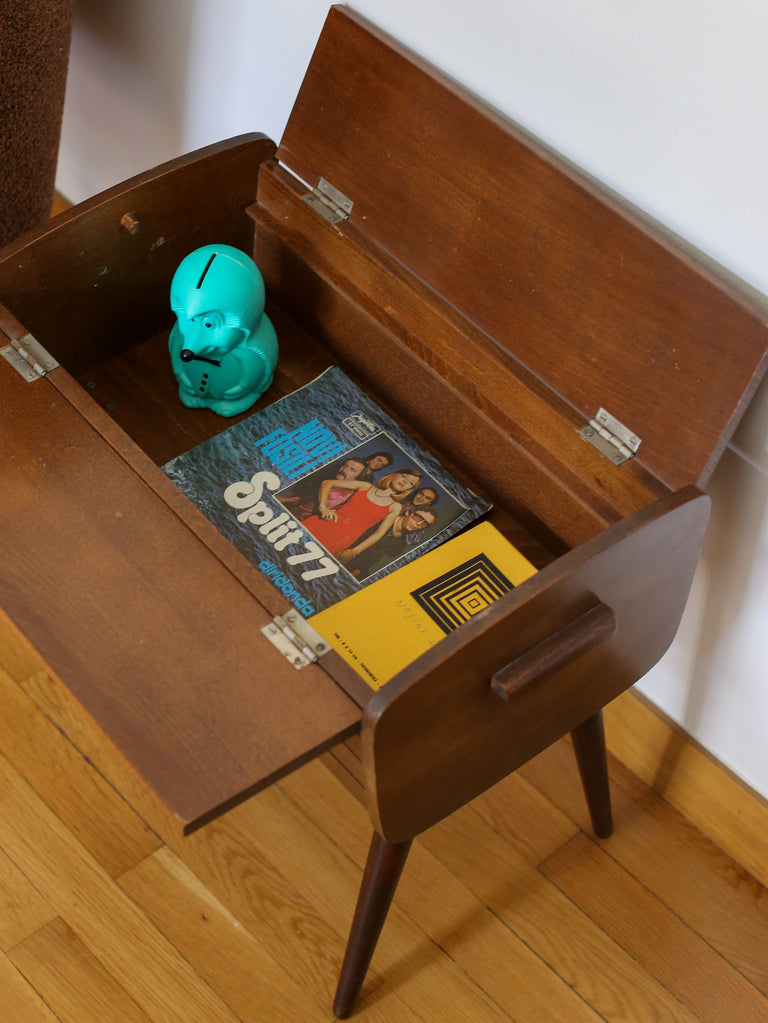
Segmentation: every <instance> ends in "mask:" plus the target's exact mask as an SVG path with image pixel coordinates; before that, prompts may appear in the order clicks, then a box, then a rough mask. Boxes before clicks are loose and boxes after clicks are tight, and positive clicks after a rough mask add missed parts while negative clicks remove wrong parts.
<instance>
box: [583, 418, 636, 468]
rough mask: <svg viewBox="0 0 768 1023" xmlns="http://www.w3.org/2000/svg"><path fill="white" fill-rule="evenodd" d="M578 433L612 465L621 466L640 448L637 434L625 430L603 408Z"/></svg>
mask: <svg viewBox="0 0 768 1023" xmlns="http://www.w3.org/2000/svg"><path fill="white" fill-rule="evenodd" d="M579 433H580V434H581V436H582V437H584V438H585V439H586V440H588V441H589V443H590V444H591V445H592V446H593V447H596V448H597V450H598V451H601V452H602V453H603V454H604V455H605V456H606V458H610V460H611V461H612V462H613V463H614V465H621V464H622V463H623V462H626V461H628V460H629V459H630V458H634V457H635V454H636V452H637V449H638V448H639V447H640V438H639V437H638V436H637V434H635V433H633V432H632V431H631V430H629V429H627V427H626V426H624V424H623V423H620V422H619V420H618V419H616V418H615V417H614V416H612V415H611V414H610V412H606V411H605V409H604V408H601V409H600V410H599V411H598V413H597V415H596V416H595V418H594V419H590V421H589V423H588V425H587V426H583V427H582V428H581V429H580V430H579Z"/></svg>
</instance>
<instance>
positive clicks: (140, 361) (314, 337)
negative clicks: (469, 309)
mask: <svg viewBox="0 0 768 1023" xmlns="http://www.w3.org/2000/svg"><path fill="white" fill-rule="evenodd" d="M268 314H269V315H270V317H271V319H272V322H273V324H274V326H275V329H276V331H277V335H278V339H279V343H280V355H279V359H278V365H277V368H276V371H275V378H274V382H273V384H272V386H271V387H270V389H269V390H268V391H267V393H266V394H264V395H263V396H262V398H261V399H260V400H259V401H258V403H257V404H256V406H254V409H251V410H250V411H249V412H246V413H243V414H242V415H240V416H235V417H232V418H223V417H221V416H218V415H216V414H215V413H213V412H210V411H208V410H205V409H188V408H186V407H185V406H184V405H183V404H182V403H181V401H180V400H179V397H178V388H177V384H176V381H175V378H174V376H173V372H172V369H171V365H170V359H169V357H168V332H169V330H170V326H171V323H172V320H171V319H170V318H169V320H168V322H167V323H164V324H162V326H161V327H160V329H159V330H157V331H156V332H153V333H151V334H150V335H149V336H148V337H145V336H141V337H137V338H136V339H135V343H134V344H133V345H131V346H130V347H128V348H126V349H124V350H122V351H120V352H118V353H117V354H113V355H112V356H111V357H110V355H109V351H108V349H106V348H105V352H104V354H105V357H104V359H103V361H93V362H91V363H90V364H89V365H88V366H87V367H78V368H76V372H75V376H76V379H77V380H78V382H79V383H80V384H81V386H82V387H83V388H84V390H85V391H86V392H87V394H88V395H89V396H90V397H91V398H92V399H93V400H94V401H95V402H96V403H97V404H98V405H99V406H100V407H101V408H103V409H104V410H105V411H106V412H107V413H108V414H109V415H110V417H111V418H112V419H113V420H114V421H115V422H116V423H117V424H118V425H119V426H120V427H121V428H122V429H123V430H124V431H125V433H127V434H128V436H129V437H130V438H131V439H132V440H133V441H134V442H135V443H136V444H138V446H139V447H140V448H141V449H142V450H143V451H144V452H145V453H146V454H147V455H148V456H149V457H150V458H151V459H152V461H153V462H155V464H156V465H158V466H162V465H163V464H165V463H166V462H167V461H169V460H170V459H171V458H173V457H175V456H176V455H178V454H181V453H182V452H184V451H187V450H189V449H190V448H192V447H194V446H195V445H197V444H200V443H202V442H203V441H205V440H207V439H209V438H210V437H213V436H215V435H217V434H218V433H221V432H222V431H223V430H226V429H227V428H228V427H230V426H231V425H233V424H234V423H236V422H238V421H239V420H241V419H243V418H246V417H247V416H248V415H250V414H251V413H252V412H253V411H255V410H257V409H259V408H263V407H265V406H267V405H269V404H271V403H272V402H274V401H277V400H279V399H280V398H282V397H284V396H285V395H287V394H290V393H291V392H292V391H294V390H296V389H297V388H299V387H302V386H304V385H305V384H307V383H308V382H309V381H310V380H312V379H314V378H315V377H316V376H317V375H319V374H320V373H322V372H323V371H324V370H325V369H327V368H328V367H329V366H331V365H340V366H342V368H343V369H344V370H345V371H346V372H348V373H349V375H350V376H352V377H353V378H354V379H355V380H356V381H357V382H358V383H360V384H361V385H362V386H364V387H366V389H368V390H369V391H370V390H371V386H370V385H371V379H372V378H374V379H375V371H374V370H373V368H372V367H369V369H368V373H361V372H359V371H358V370H357V369H356V367H355V365H354V364H353V363H351V362H350V360H349V359H347V358H345V356H344V353H343V351H341V352H340V351H339V350H337V349H335V348H334V345H333V335H332V333H330V334H329V333H328V331H327V330H323V329H322V327H320V329H319V330H318V332H317V333H315V332H313V331H311V330H310V329H306V328H305V327H304V326H302V324H301V323H300V322H298V321H297V319H296V318H295V315H294V312H293V311H292V310H291V309H290V308H286V307H285V306H284V305H283V304H281V303H280V302H279V301H275V300H269V302H268ZM375 398H376V400H377V401H378V402H379V404H381V405H382V406H383V407H384V408H385V409H386V411H387V412H389V414H390V415H392V416H393V418H395V419H396V420H398V421H399V422H400V423H401V424H402V425H403V426H404V427H405V429H407V430H408V432H409V433H410V434H411V435H412V436H414V437H416V438H418V439H419V441H420V442H421V443H422V444H424V446H425V447H427V448H428V449H430V450H432V451H433V452H434V453H435V454H436V455H437V456H438V457H439V458H440V460H441V461H442V462H443V464H444V465H446V466H447V467H448V468H449V469H450V470H451V471H452V472H453V473H454V474H455V475H456V476H457V477H458V478H459V479H461V481H462V482H463V483H464V484H465V485H467V486H468V487H470V488H471V489H473V490H475V491H476V492H479V493H484V489H483V486H482V479H477V478H473V476H472V474H471V472H470V473H468V472H467V471H466V470H465V469H464V468H463V467H462V465H461V464H460V463H459V462H457V461H456V460H455V459H454V458H453V457H451V454H450V449H449V448H446V447H441V446H440V445H439V444H435V443H434V442H432V440H431V439H430V438H429V437H427V436H426V435H425V433H424V431H423V429H422V427H421V425H420V422H419V416H418V403H416V406H415V407H414V410H413V415H411V416H403V415H401V414H400V412H399V410H398V409H397V408H396V407H394V406H393V405H392V404H391V403H389V402H388V401H387V396H386V392H385V391H384V390H382V388H381V387H379V388H377V389H376V393H375ZM448 414H450V412H449V413H448ZM518 502H519V498H515V499H514V501H507V500H502V501H499V500H498V499H496V500H495V501H494V507H493V510H492V511H491V512H490V514H489V519H490V521H492V522H493V523H494V525H496V526H497V528H499V529H500V530H501V531H502V532H503V533H504V535H505V536H507V538H508V539H509V540H510V541H511V542H512V543H514V544H515V545H516V546H517V547H518V548H519V549H520V550H522V551H523V553H524V554H525V555H526V556H527V557H528V558H529V559H530V560H531V561H532V562H533V563H534V564H536V565H537V567H542V566H543V565H544V564H546V563H547V562H549V561H551V560H552V558H553V557H555V556H556V555H557V554H559V553H561V552H562V551H563V550H564V549H565V547H564V545H563V544H562V543H561V542H560V541H558V540H557V539H556V538H553V537H552V536H551V534H550V531H549V530H548V529H547V527H546V526H544V525H543V524H541V525H539V524H537V523H532V524H531V525H526V524H524V523H523V521H521V518H519V517H518V516H517V515H515V514H514V513H513V511H512V507H513V506H515V505H516V504H517V503H518Z"/></svg>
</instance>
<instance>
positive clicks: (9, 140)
mask: <svg viewBox="0 0 768 1023" xmlns="http://www.w3.org/2000/svg"><path fill="white" fill-rule="evenodd" d="M74 6H75V0H0V245H4V244H5V243H6V242H9V241H11V240H12V239H13V238H15V237H17V236H18V235H20V234H22V233H23V232H24V231H26V230H27V229H28V228H30V227H34V226H35V225H36V224H38V223H40V222H41V221H43V220H45V219H46V218H47V217H49V216H50V213H51V206H52V203H53V194H54V184H55V179H56V161H57V157H58V152H59V137H60V134H61V115H62V111H63V109H64V90H65V87H66V80H67V68H68V65H69V43H70V36H71V32H72V17H73V12H74Z"/></svg>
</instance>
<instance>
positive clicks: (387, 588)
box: [312, 522, 536, 689]
mask: <svg viewBox="0 0 768 1023" xmlns="http://www.w3.org/2000/svg"><path fill="white" fill-rule="evenodd" d="M535 571H536V569H535V568H534V566H533V565H532V564H531V563H530V561H528V559H527V558H525V557H524V556H523V555H522V554H521V553H520V551H519V550H518V549H517V548H516V547H515V546H514V545H513V544H511V543H510V542H509V541H508V540H506V539H505V538H504V537H503V536H502V535H501V533H500V532H499V531H498V530H497V529H496V528H495V527H494V526H492V525H491V524H490V522H481V523H480V524H479V525H477V526H474V527H473V528H472V529H468V530H466V531H465V532H463V533H462V534H461V535H460V536H455V537H454V538H453V539H452V540H448V541H447V542H446V543H444V544H441V546H440V547H438V549H437V550H434V551H430V552H429V553H428V554H425V555H424V557H423V558H419V559H418V560H417V561H414V562H413V563H412V564H408V565H403V566H402V567H401V568H398V569H397V571H395V572H392V573H391V575H388V576H387V577H386V578H383V579H379V580H378V582H375V583H374V584H373V585H372V586H367V587H366V588H365V589H364V590H362V591H360V592H359V593H355V594H353V595H352V596H351V597H347V598H346V600H343V601H342V602H341V603H340V604H335V605H334V606H333V607H330V608H328V609H327V610H325V611H321V612H320V613H319V614H318V615H316V617H315V618H314V620H313V622H312V625H313V627H314V628H315V629H317V631H318V632H319V633H320V635H321V636H322V637H323V639H325V640H326V641H327V642H328V643H330V645H331V646H332V647H333V648H334V650H337V651H338V653H340V654H341V656H342V657H343V658H344V660H345V661H346V662H347V664H349V665H351V666H352V667H353V668H354V669H355V671H357V673H358V674H359V675H361V676H362V677H363V678H364V679H365V681H366V682H367V683H368V685H369V686H370V687H371V688H372V689H379V688H380V687H381V686H383V685H384V683H385V682H388V681H389V680H390V679H391V678H392V677H393V676H394V675H396V674H397V672H398V671H400V670H401V669H402V668H404V667H405V666H406V665H408V664H410V663H411V661H415V660H416V658H417V657H418V656H419V655H420V654H423V653H424V651H425V650H428V649H429V648H430V647H431V646H434V644H435V643H437V642H439V640H441V639H442V638H443V637H444V636H446V635H447V634H448V633H449V632H452V631H453V630H454V629H457V628H458V627H459V626H460V625H462V624H463V623H464V622H467V621H469V619H470V618H473V617H474V616H475V615H476V614H479V613H480V612H481V611H483V610H484V609H485V608H487V607H489V606H490V605H491V604H492V603H493V602H494V601H495V600H497V599H498V598H499V597H500V596H502V594H504V593H507V592H508V591H509V590H511V589H513V588H514V587H515V586H517V585H518V584H519V583H521V582H523V580H524V579H527V578H528V577H529V576H531V575H533V574H534V572H535Z"/></svg>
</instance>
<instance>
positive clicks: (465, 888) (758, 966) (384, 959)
mask: <svg viewBox="0 0 768 1023" xmlns="http://www.w3.org/2000/svg"><path fill="white" fill-rule="evenodd" d="M9 637H10V633H7V632H5V633H4V632H3V631H2V630H0V664H2V665H3V669H0V1020H2V1023H53V1021H56V1020H59V1021H62V1023H128V1021H130V1023H139V1021H141V1023H147V1021H153V1023H219V1021H221V1023H224V1021H227V1023H233V1021H237V1020H240V1021H243V1023H257V1021H259V1023H314V1021H320V1020H328V1019H332V1012H331V1009H330V1006H331V1001H332V997H333V990H334V987H335V982H336V976H337V971H338V967H339V963H340V960H341V956H342V953H343V949H344V944H345V941H346V934H347V929H348V926H349V923H350V920H351V917H352V911H353V907H354V902H355V898H356V894H357V888H358V885H359V881H360V876H361V870H362V865H363V862H364V858H365V854H366V850H367V844H368V840H369V837H370V825H369V823H368V818H367V815H366V814H365V812H364V810H363V809H362V808H361V807H360V806H359V805H358V803H357V802H356V801H355V800H354V798H353V797H352V796H351V795H349V793H348V792H347V791H346V789H345V788H343V787H342V786H341V785H340V784H339V783H338V782H337V781H336V780H335V778H333V777H332V776H331V775H330V774H329V773H328V772H327V771H326V769H325V768H324V767H323V766H322V765H320V764H319V763H313V764H310V765H308V766H307V767H304V768H302V769H301V770H299V771H298V772H296V773H295V774H294V775H292V776H291V777H289V778H287V779H285V780H284V781H283V782H282V783H280V784H279V785H277V786H275V787H274V788H272V789H270V790H268V791H266V792H264V793H262V794H261V795H259V796H257V797H255V798H254V799H252V800H250V802H248V803H246V804H245V805H243V806H241V807H239V808H238V809H236V810H234V811H232V812H230V813H229V814H228V815H226V816H225V817H224V818H222V819H221V820H219V821H217V822H215V823H213V824H211V825H209V826H208V827H206V828H204V829H202V830H201V831H199V832H198V833H196V834H195V835H192V836H191V837H189V838H186V839H182V838H178V837H175V836H174V835H173V834H172V833H171V832H168V833H167V834H161V833H160V832H159V829H158V828H157V827H156V826H155V825H154V824H153V825H152V826H150V823H148V819H149V815H147V814H143V816H142V813H143V810H142V813H140V812H137V810H135V809H133V808H132V806H131V805H129V803H128V802H126V801H125V800H124V799H123V798H122V797H121V796H120V795H119V794H118V792H117V791H116V789H115V788H114V787H113V786H112V785H111V784H110V783H109V782H108V781H107V780H106V778H105V769H104V764H105V763H106V760H105V759H104V760H102V758H101V753H100V751H99V750H98V749H96V748H93V749H91V750H89V751H88V757H87V758H86V757H85V756H83V755H82V754H81V753H80V752H78V750H77V749H76V748H75V746H74V745H73V744H72V743H71V742H70V741H69V740H68V739H67V738H66V737H65V735H64V734H63V732H62V731H61V730H60V729H59V728H58V727H57V726H56V725H55V724H54V723H53V722H52V720H51V716H49V714H50V713H51V712H52V708H53V705H52V704H49V706H48V708H47V710H48V711H49V713H46V712H45V710H44V709H43V708H45V705H46V704H45V701H46V699H48V700H49V701H50V700H52V699H56V697H52V696H51V695H50V693H51V689H50V686H49V685H48V682H47V679H46V677H45V676H44V673H42V672H41V671H40V667H39V665H35V664H34V663H33V662H31V661H29V659H28V658H27V657H26V655H25V654H23V652H22V653H20V652H19V651H16V650H13V649H12V648H11V646H9V644H11V643H12V639H11V638H9ZM46 693H48V696H47V697H46V695H45V694H46ZM59 700H60V696H59ZM53 709H54V710H55V711H56V713H57V714H59V715H61V714H66V712H67V708H63V707H62V706H60V705H59V706H57V707H55V708H53ZM53 716H54V717H55V716H56V714H54V715H53ZM105 756H106V754H105ZM97 764H98V765H99V767H98V768H97V766H96V765H97ZM106 773H107V774H109V771H106ZM611 774H612V784H613V799H614V811H615V821H616V829H615V834H614V835H613V836H612V837H611V838H610V839H609V840H607V841H596V840H595V839H593V838H592V837H591V835H590V832H589V826H588V821H587V817H586V811H585V807H584V804H583V799H582V795H581V791H580V788H579V783H578V780H577V776H576V771H575V768H574V764H573V761H572V750H571V749H570V746H569V743H568V741H567V740H564V741H563V742H561V743H559V744H557V745H556V746H554V747H553V748H552V749H550V750H549V751H547V752H546V753H545V754H543V755H542V756H540V757H539V758H537V759H536V760H535V761H533V762H532V763H531V764H529V765H528V766H527V767H526V768H525V769H523V770H521V771H520V772H518V773H517V774H516V775H515V776H513V777H510V778H508V779H507V780H506V781H504V782H503V783H502V784H500V785H498V786H497V787H496V788H495V789H493V790H491V791H490V792H488V793H487V794H485V795H484V796H483V797H482V798H480V799H478V800H477V801H476V802H475V803H474V804H472V805H471V806H468V807H466V808H465V809H463V810H462V811H461V812H459V813H457V814H455V815H454V816H453V817H451V818H449V819H448V820H446V821H444V822H443V823H441V824H439V825H438V826H437V827H435V828H433V829H432V830H431V831H429V832H427V833H426V834H424V835H423V836H421V837H420V838H419V839H418V840H417V841H416V842H415V844H414V848H413V851H412V853H411V856H410V858H409V861H408V863H407V865H406V869H405V873H404V875H403V878H402V881H401V883H400V887H399V889H398V892H397V896H396V901H395V904H394V906H393V908H392V910H391V912H390V915H389V919H388V921H387V924H386V926H385V928H384V932H383V934H382V937H381V939H380V942H379V946H378V949H377V953H376V955H375V958H374V962H373V965H372V967H371V970H370V973H369V976H368V979H367V982H366V984H365V987H364V989H363V994H362V998H361V1001H360V1003H359V1008H358V1013H357V1018H358V1019H360V1020H361V1021H371V1023H373V1021H377V1023H378V1021H387V1023H411V1021H417V1020H420V1021H424V1023H447V1021H448V1023H463V1021H467V1023H470V1021H471V1023H486V1021H487V1023H508V1021H510V1020H515V1021H517V1023H596V1021H598V1020H605V1021H611V1023H617V1021H626V1023H646V1021H653V1023H656V1021H658V1023H686V1021H693V1020H705V1021H708V1023H758V1021H760V1023H765V1021H766V1020H768V895H767V894H766V891H765V889H764V888H763V887H762V886H761V885H760V884H759V883H758V882H757V880H756V879H755V878H754V877H752V876H751V875H750V874H749V873H748V872H747V871H746V870H745V869H744V868H743V867H741V866H740V865H739V863H737V862H735V861H734V860H733V859H731V858H730V857H728V856H727V855H726V854H725V853H724V852H723V851H722V850H721V849H720V848H718V847H717V846H716V845H715V844H714V843H713V842H712V841H710V840H709V839H707V838H706V837H704V835H702V833H701V832H699V831H698V830H697V829H696V828H695V827H694V826H693V825H692V824H691V823H689V822H688V821H687V820H686V819H685V818H684V817H683V816H681V814H680V813H679V812H678V811H676V810H675V809H673V808H672V807H671V806H669V805H668V804H667V803H665V802H664V801H663V800H662V799H661V798H659V797H658V796H657V795H656V794H655V793H654V792H653V791H651V790H650V789H649V788H648V787H647V786H646V785H644V784H643V783H642V782H640V781H639V779H638V778H637V777H635V776H634V775H633V774H631V773H630V772H629V771H628V770H627V769H626V768H624V767H622V765H621V764H619V763H618V762H617V761H615V760H612V762H611ZM133 802H137V801H136V800H133Z"/></svg>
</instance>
